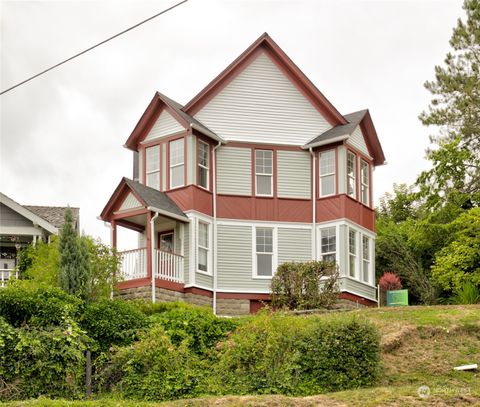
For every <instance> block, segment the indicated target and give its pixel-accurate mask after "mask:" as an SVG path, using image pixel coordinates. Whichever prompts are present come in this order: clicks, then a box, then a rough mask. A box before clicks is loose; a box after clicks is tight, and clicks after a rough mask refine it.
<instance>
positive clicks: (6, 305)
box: [0, 280, 82, 327]
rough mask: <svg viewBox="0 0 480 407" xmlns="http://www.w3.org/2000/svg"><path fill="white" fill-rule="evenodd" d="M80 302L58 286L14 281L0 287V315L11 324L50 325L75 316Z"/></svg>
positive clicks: (78, 310)
mask: <svg viewBox="0 0 480 407" xmlns="http://www.w3.org/2000/svg"><path fill="white" fill-rule="evenodd" d="M81 304H82V302H81V301H80V300H79V299H78V298H76V297H74V296H72V295H69V294H67V293H65V292H64V291H63V290H61V289H60V288H57V287H51V286H48V285H44V284H34V283H31V282H30V281H21V280H20V281H14V282H13V283H9V284H8V285H7V287H5V288H2V289H1V290H0V316H2V317H3V318H4V319H5V321H6V322H8V323H9V324H10V325H12V326H15V327H19V326H23V325H31V326H37V327H50V326H58V325H61V324H63V322H64V320H65V318H78V316H79V314H80V311H81Z"/></svg>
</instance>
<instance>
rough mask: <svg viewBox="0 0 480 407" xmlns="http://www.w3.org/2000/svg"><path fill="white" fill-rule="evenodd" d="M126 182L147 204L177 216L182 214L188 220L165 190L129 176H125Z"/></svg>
mask: <svg viewBox="0 0 480 407" xmlns="http://www.w3.org/2000/svg"><path fill="white" fill-rule="evenodd" d="M123 180H124V181H125V183H126V184H127V185H128V186H129V187H130V188H132V189H133V190H134V191H135V192H136V193H137V194H138V196H139V197H140V198H141V199H142V200H143V201H144V202H145V203H146V204H147V206H151V207H154V208H157V209H162V210H164V211H166V212H169V213H171V214H173V215H176V216H181V217H182V218H185V220H186V221H188V218H187V216H186V215H185V214H184V213H183V212H182V211H181V209H180V208H179V207H178V206H177V205H176V204H175V202H173V201H172V200H171V199H170V198H169V197H168V195H167V194H166V193H165V192H162V191H158V190H157V189H154V188H150V187H147V186H146V185H143V184H140V183H139V182H137V181H132V180H131V179H128V178H125V177H124V178H123Z"/></svg>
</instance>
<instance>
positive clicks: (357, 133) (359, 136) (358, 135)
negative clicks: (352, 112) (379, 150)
mask: <svg viewBox="0 0 480 407" xmlns="http://www.w3.org/2000/svg"><path fill="white" fill-rule="evenodd" d="M347 143H348V144H350V145H351V146H353V147H354V148H356V149H357V150H358V151H360V152H361V153H363V154H365V155H366V156H367V157H369V156H370V154H369V152H368V147H367V144H366V143H365V138H364V137H363V133H362V129H361V128H360V126H357V127H356V129H355V130H354V132H353V133H352V135H351V136H350V137H349V138H348V140H347Z"/></svg>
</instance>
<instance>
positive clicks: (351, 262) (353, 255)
mask: <svg viewBox="0 0 480 407" xmlns="http://www.w3.org/2000/svg"><path fill="white" fill-rule="evenodd" d="M356 264H357V232H356V231H355V230H352V229H349V230H348V275H349V276H350V277H355V276H356V270H355V268H356V267H355V266H356Z"/></svg>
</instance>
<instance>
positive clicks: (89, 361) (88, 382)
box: [85, 350, 92, 397]
mask: <svg viewBox="0 0 480 407" xmlns="http://www.w3.org/2000/svg"><path fill="white" fill-rule="evenodd" d="M86 356H87V364H86V372H85V384H86V387H87V397H90V396H91V395H92V353H91V352H90V350H87V354H86Z"/></svg>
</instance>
